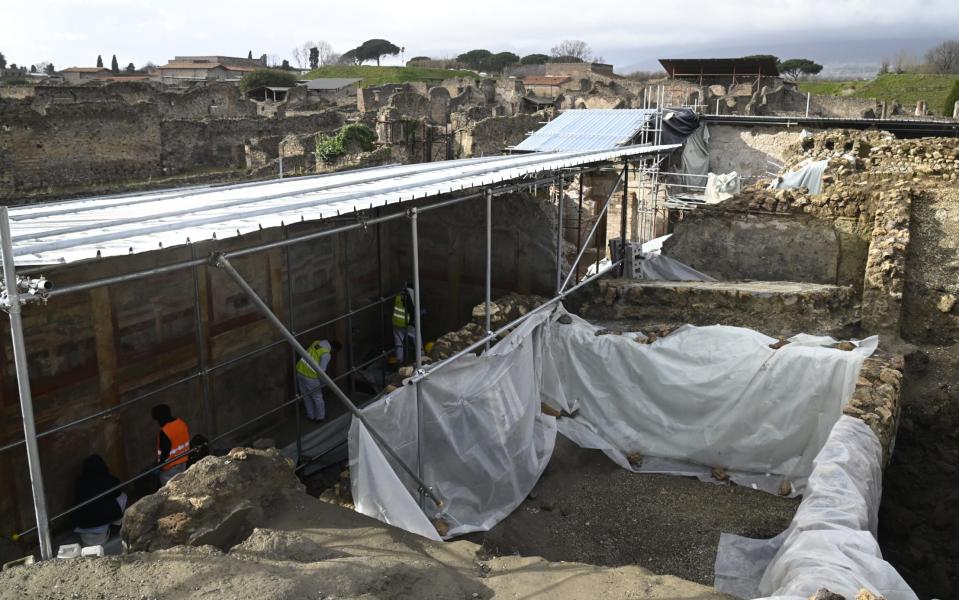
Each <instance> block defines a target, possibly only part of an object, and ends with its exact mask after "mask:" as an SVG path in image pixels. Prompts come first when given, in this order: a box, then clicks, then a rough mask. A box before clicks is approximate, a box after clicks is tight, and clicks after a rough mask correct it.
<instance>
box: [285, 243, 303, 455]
mask: <svg viewBox="0 0 959 600" xmlns="http://www.w3.org/2000/svg"><path fill="white" fill-rule="evenodd" d="M283 238H284V239H287V240H288V239H290V230H289V228H288V227H287V226H286V225H284V226H283ZM283 262H284V263H285V265H286V304H287V309H286V311H287V319H286V321H287V323H288V325H287V326H288V327H289V328H290V331H296V324H295V321H294V318H293V268H292V267H291V266H290V265H291V261H290V247H289V246H283ZM290 373H291V377H292V381H293V397H294V398H296V396H297V395H298V393H299V390H298V389H297V381H296V355H295V354H294V355H293V360H292V361H291V365H290ZM293 426H294V429H295V430H296V464H300V460H302V458H303V424H302V421H301V419H300V403H299V402H296V403H294V404H293Z"/></svg>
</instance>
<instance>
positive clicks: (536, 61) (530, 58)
mask: <svg viewBox="0 0 959 600" xmlns="http://www.w3.org/2000/svg"><path fill="white" fill-rule="evenodd" d="M548 62H549V55H548V54H527V55H526V56H524V57H523V58H521V59H519V64H521V65H545V64H546V63H548Z"/></svg>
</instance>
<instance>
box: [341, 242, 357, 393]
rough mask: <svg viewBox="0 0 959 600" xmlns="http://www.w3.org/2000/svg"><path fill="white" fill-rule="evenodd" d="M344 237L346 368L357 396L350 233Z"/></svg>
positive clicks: (352, 388) (353, 391) (351, 390)
mask: <svg viewBox="0 0 959 600" xmlns="http://www.w3.org/2000/svg"><path fill="white" fill-rule="evenodd" d="M340 235H342V236H343V237H344V243H343V246H344V248H345V251H344V252H343V261H344V263H345V267H346V268H345V269H344V270H343V272H344V275H345V277H344V279H345V282H344V283H345V287H346V367H347V372H348V373H349V375H348V376H347V377H349V378H350V379H349V386H350V395H351V396H352V395H353V394H356V379H355V378H354V377H353V364H354V360H355V353H354V351H353V296H352V294H353V286H351V285H350V264H349V257H350V232H349V231H346V232H344V233H342V234H340Z"/></svg>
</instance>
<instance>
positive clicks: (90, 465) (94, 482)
mask: <svg viewBox="0 0 959 600" xmlns="http://www.w3.org/2000/svg"><path fill="white" fill-rule="evenodd" d="M119 484H120V480H119V479H117V478H116V477H114V476H113V475H111V474H110V469H109V468H108V467H107V463H106V462H105V461H104V460H103V457H101V456H100V455H99V454H91V455H90V456H88V457H86V459H84V461H83V468H82V472H81V474H80V476H79V477H78V478H77V485H76V501H77V504H80V503H82V502H86V501H87V500H90V499H91V498H95V497H96V496H98V495H100V494H103V493H104V492H106V491H107V490H110V489H111V488H114V487H116V486H117V485H119ZM126 503H127V497H126V494H124V493H123V490H120V489H117V490H113V491H112V492H109V493H107V494H105V495H104V496H102V497H100V498H97V499H96V500H94V501H93V502H90V503H89V504H87V505H85V506H82V507H80V508H78V509H77V510H76V511H74V513H73V524H74V525H75V526H76V529H74V532H75V533H77V534H79V535H80V540H81V541H82V542H83V545H84V546H96V545H99V544H103V543H105V542H106V541H107V540H108V539H109V537H110V525H111V524H119V522H120V519H121V518H122V517H123V509H124V508H126Z"/></svg>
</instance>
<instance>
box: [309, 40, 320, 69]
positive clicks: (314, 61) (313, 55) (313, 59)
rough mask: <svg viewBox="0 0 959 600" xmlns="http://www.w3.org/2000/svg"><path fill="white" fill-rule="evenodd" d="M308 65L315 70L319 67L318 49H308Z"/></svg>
mask: <svg viewBox="0 0 959 600" xmlns="http://www.w3.org/2000/svg"><path fill="white" fill-rule="evenodd" d="M309 65H310V68H311V69H315V68H317V67H319V66H320V49H319V48H317V47H316V46H314V47H312V48H310V58H309Z"/></svg>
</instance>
